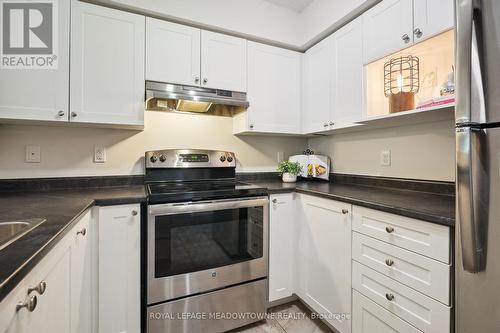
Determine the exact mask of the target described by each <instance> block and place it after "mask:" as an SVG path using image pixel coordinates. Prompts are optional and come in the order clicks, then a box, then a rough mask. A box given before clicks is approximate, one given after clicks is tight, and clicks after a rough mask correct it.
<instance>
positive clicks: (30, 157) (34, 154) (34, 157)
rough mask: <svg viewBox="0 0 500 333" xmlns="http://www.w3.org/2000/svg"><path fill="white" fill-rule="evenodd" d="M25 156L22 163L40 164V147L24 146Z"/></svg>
mask: <svg viewBox="0 0 500 333" xmlns="http://www.w3.org/2000/svg"><path fill="white" fill-rule="evenodd" d="M25 152H26V155H25V158H24V161H25V162H26V163H40V162H41V161H42V154H41V151H40V146H31V145H28V146H26V151H25Z"/></svg>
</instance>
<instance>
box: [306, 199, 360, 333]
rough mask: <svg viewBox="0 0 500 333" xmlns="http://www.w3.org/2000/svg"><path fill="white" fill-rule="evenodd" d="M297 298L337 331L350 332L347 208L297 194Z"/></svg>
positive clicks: (349, 231) (336, 202)
mask: <svg viewBox="0 0 500 333" xmlns="http://www.w3.org/2000/svg"><path fill="white" fill-rule="evenodd" d="M300 205H301V206H300V208H301V214H300V215H299V216H300V219H301V220H300V221H299V229H298V230H299V244H298V249H299V256H298V260H299V269H298V272H299V286H298V294H299V296H300V297H301V298H302V299H303V300H304V301H305V302H306V303H307V304H308V305H309V306H310V307H311V308H312V309H313V310H314V311H316V312H317V313H318V314H320V315H321V316H323V318H324V319H325V320H326V321H327V322H328V323H330V324H331V325H332V326H333V327H334V328H336V329H337V330H338V331H339V332H342V333H345V332H350V320H349V317H350V312H351V260H350V258H351V250H350V249H351V205H349V204H346V203H341V202H338V201H333V200H330V199H323V198H318V197H314V196H308V195H300Z"/></svg>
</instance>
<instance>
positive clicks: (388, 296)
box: [385, 293, 394, 301]
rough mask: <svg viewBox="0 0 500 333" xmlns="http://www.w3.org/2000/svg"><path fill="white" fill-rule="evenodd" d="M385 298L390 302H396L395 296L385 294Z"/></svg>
mask: <svg viewBox="0 0 500 333" xmlns="http://www.w3.org/2000/svg"><path fill="white" fill-rule="evenodd" d="M385 298H387V300H388V301H393V300H394V295H393V294H389V293H387V294H385Z"/></svg>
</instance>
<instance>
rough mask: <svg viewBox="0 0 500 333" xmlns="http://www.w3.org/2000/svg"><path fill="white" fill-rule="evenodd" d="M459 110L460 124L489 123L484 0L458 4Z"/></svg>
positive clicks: (469, 0) (472, 0)
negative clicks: (484, 57)
mask: <svg viewBox="0 0 500 333" xmlns="http://www.w3.org/2000/svg"><path fill="white" fill-rule="evenodd" d="M456 4H457V7H456V14H457V15H456V17H457V22H456V27H457V28H456V43H457V45H456V65H457V68H456V82H457V86H456V100H457V105H456V110H455V119H456V123H457V124H458V125H466V124H478V123H484V122H486V110H485V105H486V104H485V93H484V84H483V75H482V67H483V65H482V63H483V59H482V56H483V41H482V26H481V24H482V22H481V15H482V12H481V10H482V9H481V0H457V2H456Z"/></svg>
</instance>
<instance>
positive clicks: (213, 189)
mask: <svg viewBox="0 0 500 333" xmlns="http://www.w3.org/2000/svg"><path fill="white" fill-rule="evenodd" d="M147 189H148V194H149V201H150V202H151V203H169V202H180V201H201V200H211V199H230V198H238V197H243V196H262V195H267V190H266V189H265V188H260V187H258V186H255V185H251V184H247V183H242V182H237V181H234V180H208V181H178V182H155V183H150V184H148V185H147Z"/></svg>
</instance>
